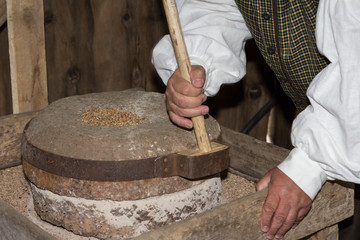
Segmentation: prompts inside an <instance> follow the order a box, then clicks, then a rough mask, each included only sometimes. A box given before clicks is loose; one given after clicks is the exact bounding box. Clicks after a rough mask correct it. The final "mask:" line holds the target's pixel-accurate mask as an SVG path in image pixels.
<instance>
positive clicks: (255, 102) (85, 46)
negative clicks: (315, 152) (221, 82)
mask: <svg viewBox="0 0 360 240" xmlns="http://www.w3.org/2000/svg"><path fill="white" fill-rule="evenodd" d="M1 1H3V0H1ZM44 13H45V14H44V15H45V17H44V18H45V19H44V24H45V37H46V61H47V78H48V93H49V102H50V103H51V102H53V101H55V100H57V99H60V98H63V97H66V96H71V95H76V94H85V93H90V92H102V91H113V90H124V89H128V88H133V87H141V88H144V89H145V90H147V91H157V92H164V90H165V87H164V85H163V84H162V82H161V81H160V79H159V78H158V76H157V74H156V72H155V71H154V68H153V66H152V65H151V62H150V59H151V51H152V48H153V46H154V45H155V44H156V42H157V41H158V40H160V38H161V37H162V36H163V35H164V34H165V33H167V26H166V21H165V17H164V13H163V9H162V5H161V1H158V0H146V1H145V0H44ZM0 30H1V31H0V116H1V115H6V114H10V113H11V90H10V80H9V79H10V74H9V60H8V42H7V26H6V24H5V25H3V26H2V27H1V29H0ZM247 53H248V64H247V71H248V74H247V75H246V77H245V78H244V79H243V80H242V81H241V82H239V83H237V84H235V85H232V86H224V87H223V88H222V89H221V91H220V93H219V94H218V95H217V96H216V97H214V98H211V99H209V100H208V103H207V104H209V105H210V108H211V115H213V116H214V117H215V118H216V119H217V120H218V121H219V122H220V124H222V125H224V126H226V127H229V128H232V129H234V130H237V131H240V130H241V129H242V128H243V127H244V126H245V124H246V123H247V122H248V121H249V120H250V118H252V117H253V115H254V114H255V113H256V112H257V111H258V110H259V109H260V108H261V107H262V106H263V105H264V104H265V103H266V102H267V101H268V100H269V99H270V98H271V97H272V96H273V95H274V94H275V92H278V91H280V95H281V90H279V86H278V84H277V83H276V81H275V79H274V76H273V74H272V72H271V71H270V70H269V69H268V67H267V66H266V65H265V63H264V61H263V59H262V58H261V56H260V54H259V53H258V50H257V48H256V46H255V44H254V43H253V42H250V43H249V44H247ZM288 103H289V100H288V99H287V98H286V97H283V98H282V101H281V104H278V105H277V107H276V110H275V111H274V112H275V115H273V116H275V117H273V119H275V121H276V124H275V125H274V126H272V128H273V129H274V130H275V133H274V136H275V143H276V144H278V145H280V146H288V145H289V129H290V123H291V120H292V117H293V107H292V105H291V104H288ZM284 106H285V107H284ZM289 113H290V114H289ZM268 120H269V114H267V115H266V116H265V117H264V118H263V119H262V120H261V121H260V122H259V123H258V124H257V125H256V127H254V128H253V129H252V130H251V131H250V133H249V135H252V136H255V137H256V138H259V139H261V140H265V136H266V132H267V129H268V128H269V126H268Z"/></svg>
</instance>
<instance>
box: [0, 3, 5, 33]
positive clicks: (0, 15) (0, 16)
mask: <svg viewBox="0 0 360 240" xmlns="http://www.w3.org/2000/svg"><path fill="white" fill-rule="evenodd" d="M5 22H6V1H5V0H0V27H1V26H2V25H3V24H4V23H5Z"/></svg>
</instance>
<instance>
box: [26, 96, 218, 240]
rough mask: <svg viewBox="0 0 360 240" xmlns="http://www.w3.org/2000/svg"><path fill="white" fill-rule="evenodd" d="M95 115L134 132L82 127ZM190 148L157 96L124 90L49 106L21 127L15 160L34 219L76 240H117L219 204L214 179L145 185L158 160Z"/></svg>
mask: <svg viewBox="0 0 360 240" xmlns="http://www.w3.org/2000/svg"><path fill="white" fill-rule="evenodd" d="M98 110H101V111H98ZM103 110H104V111H105V112H106V111H107V112H110V113H111V112H112V113H114V114H115V115H116V114H117V113H119V112H123V113H126V114H125V116H127V117H128V118H129V119H127V120H125V121H124V122H128V123H130V124H134V125H129V126H119V124H118V122H117V121H119V119H118V118H116V117H115V118H114V119H113V116H111V115H110V116H107V118H110V120H109V121H106V120H108V119H105V120H104V119H101V116H99V118H97V117H96V115H95V117H94V116H93V118H95V119H92V120H94V121H93V123H92V124H89V123H88V122H86V121H85V120H86V119H85V117H84V116H87V115H86V113H89V112H91V111H94V112H100V113H102V112H104V111H103ZM134 119H135V120H136V121H138V122H136V121H135V123H134ZM104 121H105V122H106V123H105V124H106V125H107V126H105V125H104V124H103V122H104ZM205 123H206V128H207V131H208V134H209V138H210V140H214V139H217V138H218V137H219V136H220V126H219V124H218V123H217V122H216V121H215V119H213V118H212V117H210V116H209V117H207V118H206V120H205ZM111 124H114V125H111ZM109 125H110V126H109ZM120 125H121V124H120ZM192 148H196V139H195V136H194V132H193V131H189V130H185V129H182V128H179V127H177V126H175V125H174V124H173V123H171V121H170V120H169V117H168V114H167V112H166V106H165V96H164V94H160V93H153V92H145V91H138V90H126V91H120V92H104V93H93V94H86V95H79V96H73V97H68V98H63V99H60V100H58V101H56V102H53V103H52V104H50V105H49V106H48V107H46V108H45V109H43V110H42V111H41V112H40V113H39V114H38V115H37V116H36V117H35V118H34V119H32V120H31V121H30V122H29V124H28V126H27V127H26V129H25V131H24V135H23V144H22V155H23V160H24V161H23V166H24V171H25V174H26V175H27V177H28V178H29V180H30V181H31V182H32V184H33V185H32V189H33V194H34V205H35V209H36V211H37V213H38V214H39V216H40V217H41V218H42V219H44V220H46V221H49V222H51V223H53V224H56V225H59V226H63V227H64V228H66V229H69V230H71V231H74V232H75V233H78V234H81V235H84V236H96V237H100V238H113V237H116V238H119V239H122V238H126V237H134V236H137V235H139V234H140V233H142V232H145V231H149V230H151V229H153V228H154V227H158V226H162V225H166V224H169V223H171V222H174V221H178V220H181V219H184V218H185V217H188V216H191V215H193V214H196V213H199V212H202V211H205V210H206V209H209V208H212V207H213V206H216V205H218V204H220V203H221V198H220V196H221V186H220V185H221V182H220V178H219V177H216V176H211V177H208V178H205V179H201V180H197V181H191V180H188V179H185V178H182V177H178V176H171V177H165V178H160V177H156V176H155V177H152V176H153V175H152V174H154V164H153V163H154V162H155V163H156V160H157V159H158V158H159V157H160V156H166V155H169V154H172V153H177V152H182V151H184V150H187V149H192ZM165 160H166V159H165ZM142 177H143V178H142ZM175 199H176V201H175ZM169 202H173V203H174V204H175V205H176V204H179V206H181V209H182V210H181V209H180V208H179V207H175V208H174V206H171V204H169ZM129 206H132V207H131V208H130V207H129ZM166 206H168V208H167V207H166ZM104 208H106V209H104ZM129 209H131V211H130V210H129ZM179 209H180V210H179ZM144 213H146V214H144ZM133 216H135V217H133ZM149 216H151V219H150V218H149ZM124 219H126V221H125V220H124ZM119 229H120V230H119Z"/></svg>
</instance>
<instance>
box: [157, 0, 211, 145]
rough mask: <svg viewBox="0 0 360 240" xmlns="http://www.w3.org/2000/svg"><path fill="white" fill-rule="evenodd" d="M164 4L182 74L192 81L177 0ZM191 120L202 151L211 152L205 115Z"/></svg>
mask: <svg viewBox="0 0 360 240" xmlns="http://www.w3.org/2000/svg"><path fill="white" fill-rule="evenodd" d="M163 5H164V9H165V14H166V19H167V23H168V26H169V32H170V36H171V40H172V43H173V47H174V50H175V55H176V60H177V63H178V65H179V70H180V73H181V76H182V77H183V78H184V79H186V80H187V81H189V82H190V71H191V65H190V60H189V55H188V52H187V49H186V45H185V41H184V36H183V34H182V30H181V25H180V19H179V15H178V11H177V7H176V3H175V0H163ZM191 120H192V122H193V125H194V131H195V136H196V140H197V144H198V147H199V150H200V152H210V151H211V144H210V140H209V136H208V134H207V131H206V127H205V120H204V116H202V115H200V116H197V117H193V118H191Z"/></svg>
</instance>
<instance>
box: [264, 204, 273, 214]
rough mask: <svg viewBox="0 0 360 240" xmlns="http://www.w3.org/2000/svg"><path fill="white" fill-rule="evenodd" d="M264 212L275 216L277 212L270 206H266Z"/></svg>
mask: <svg viewBox="0 0 360 240" xmlns="http://www.w3.org/2000/svg"><path fill="white" fill-rule="evenodd" d="M263 211H264V213H265V214H273V213H274V212H275V208H274V207H273V206H271V205H269V204H265V205H264V207H263Z"/></svg>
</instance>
